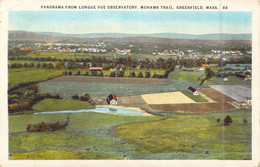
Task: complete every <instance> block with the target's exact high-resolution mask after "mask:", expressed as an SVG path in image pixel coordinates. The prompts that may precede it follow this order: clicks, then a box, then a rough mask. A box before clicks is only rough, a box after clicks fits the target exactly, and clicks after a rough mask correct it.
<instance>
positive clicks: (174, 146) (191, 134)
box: [115, 111, 251, 159]
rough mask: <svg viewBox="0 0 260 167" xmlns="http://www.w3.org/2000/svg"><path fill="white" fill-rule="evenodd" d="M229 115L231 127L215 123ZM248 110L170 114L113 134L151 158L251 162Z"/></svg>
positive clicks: (128, 125)
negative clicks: (247, 160)
mask: <svg viewBox="0 0 260 167" xmlns="http://www.w3.org/2000/svg"><path fill="white" fill-rule="evenodd" d="M226 114H229V115H230V116H231V117H232V119H233V124H232V125H230V126H223V125H222V126H221V124H220V123H218V122H217V121H216V120H217V119H218V118H221V119H222V118H223V117H224V115H226ZM243 118H245V119H247V120H249V122H250V120H251V112H250V111H236V112H227V113H214V114H196V115H187V114H173V115H172V117H171V118H168V119H166V120H160V121H154V122H147V123H135V124H127V125H122V126H119V127H117V128H116V132H115V133H116V135H117V136H119V137H121V138H123V139H125V140H126V141H127V142H129V143H131V144H132V145H133V146H134V149H135V150H136V151H137V152H138V153H142V154H144V155H146V157H149V159H153V158H155V157H156V156H163V157H164V158H165V159H200V158H199V157H207V159H251V142H250V141H251V125H250V123H249V124H247V125H244V124H243Z"/></svg>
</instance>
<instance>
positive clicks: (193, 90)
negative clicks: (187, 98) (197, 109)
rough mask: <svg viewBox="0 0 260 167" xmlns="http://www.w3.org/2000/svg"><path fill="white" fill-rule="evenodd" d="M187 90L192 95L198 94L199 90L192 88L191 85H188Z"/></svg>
mask: <svg viewBox="0 0 260 167" xmlns="http://www.w3.org/2000/svg"><path fill="white" fill-rule="evenodd" d="M188 92H190V93H191V94H192V95H195V96H197V95H199V92H198V91H197V90H196V89H195V88H193V87H192V86H190V87H189V88H188Z"/></svg>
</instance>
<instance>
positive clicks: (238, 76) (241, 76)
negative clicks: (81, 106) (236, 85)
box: [236, 74, 248, 81]
mask: <svg viewBox="0 0 260 167" xmlns="http://www.w3.org/2000/svg"><path fill="white" fill-rule="evenodd" d="M236 77H237V78H240V79H243V80H245V81H247V80H248V77H247V76H245V75H242V74H236Z"/></svg>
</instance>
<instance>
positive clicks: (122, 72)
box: [117, 70, 125, 77]
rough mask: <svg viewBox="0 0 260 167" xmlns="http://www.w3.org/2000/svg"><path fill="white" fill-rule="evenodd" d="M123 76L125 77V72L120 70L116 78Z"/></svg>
mask: <svg viewBox="0 0 260 167" xmlns="http://www.w3.org/2000/svg"><path fill="white" fill-rule="evenodd" d="M124 75H125V72H124V71H122V70H120V71H118V73H117V76H118V77H123V76H124Z"/></svg>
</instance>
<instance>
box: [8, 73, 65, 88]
mask: <svg viewBox="0 0 260 167" xmlns="http://www.w3.org/2000/svg"><path fill="white" fill-rule="evenodd" d="M62 72H63V71H61V70H43V69H33V70H31V69H30V70H26V69H24V70H20V69H12V70H11V69H9V76H8V80H9V84H10V85H14V84H19V83H23V82H29V81H35V82H40V81H44V80H47V79H51V78H55V77H57V76H60V75H62Z"/></svg>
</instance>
